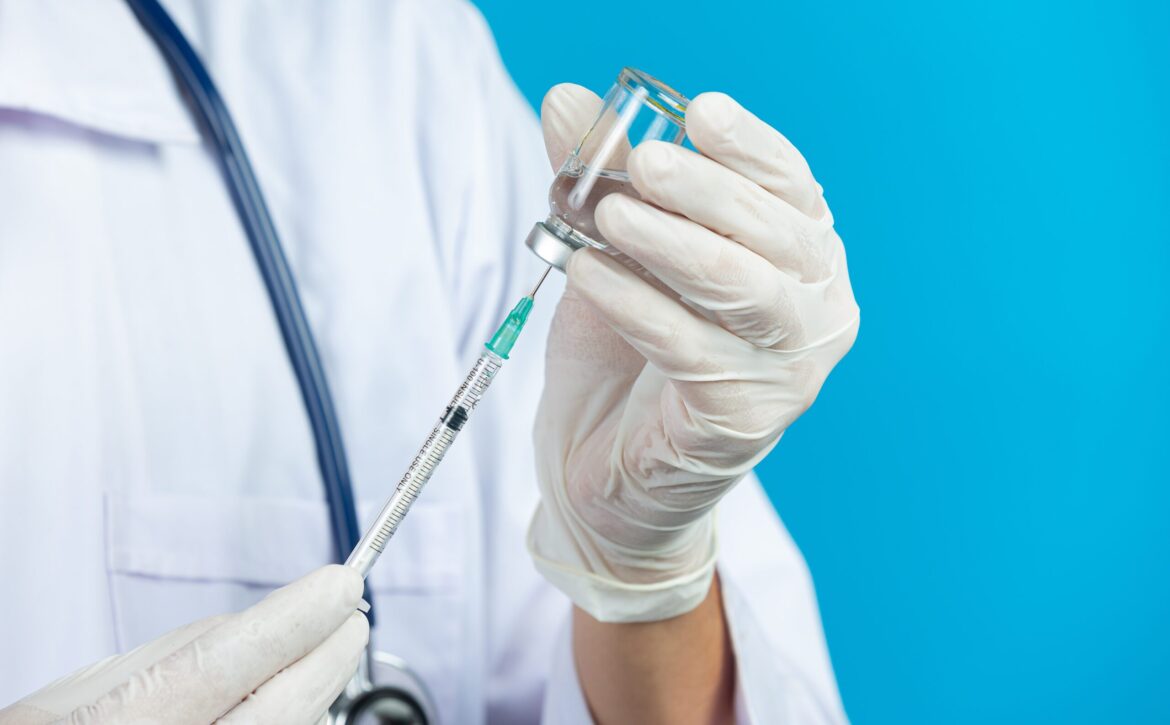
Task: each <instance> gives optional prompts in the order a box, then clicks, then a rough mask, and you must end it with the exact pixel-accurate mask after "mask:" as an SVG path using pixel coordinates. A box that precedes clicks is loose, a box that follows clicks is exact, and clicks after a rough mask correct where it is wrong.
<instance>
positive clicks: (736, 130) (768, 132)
mask: <svg viewBox="0 0 1170 725" xmlns="http://www.w3.org/2000/svg"><path fill="white" fill-rule="evenodd" d="M687 136H689V137H690V139H691V142H692V143H693V144H695V148H697V149H699V150H700V151H702V152H703V154H704V155H705V156H708V157H710V158H712V159H714V160H715V161H718V162H719V163H721V164H723V165H724V166H726V167H727V168H729V169H732V170H733V171H736V172H738V173H740V174H743V175H744V176H745V177H747V178H748V179H751V180H752V181H754V182H755V183H757V184H759V185H760V186H761V187H763V188H764V189H766V190H767V191H769V192H770V193H772V194H775V195H776V196H778V197H780V198H781V199H783V200H784V201H786V202H788V203H789V204H791V205H792V206H793V207H795V208H796V209H798V210H799V211H800V212H802V213H803V214H806V215H808V216H809V217H811V218H813V219H820V218H821V217H823V216H824V215H825V211H826V210H827V207H826V206H825V200H824V196H823V195H822V194H821V187H820V184H818V183H817V182H816V180H815V179H814V178H813V174H812V170H811V169H809V167H808V162H807V161H805V159H804V156H802V155H801V153H800V152H799V151H797V150H796V147H795V146H793V145H792V143H791V142H790V141H789V140H788V139H786V138H784V136H783V135H781V133H780V132H779V131H777V130H776V129H774V128H772V127H771V126H769V125H768V124H766V123H764V122H763V121H761V120H760V119H759V118H757V117H756V116H755V115H753V114H752V113H751V112H749V111H748V110H747V109H745V108H744V107H743V106H741V105H739V104H738V103H737V102H736V101H735V100H734V99H732V98H731V96H728V95H726V94H724V93H703V94H701V95H699V96H697V97H696V98H695V99H694V100H693V101H691V103H690V105H688V106H687Z"/></svg>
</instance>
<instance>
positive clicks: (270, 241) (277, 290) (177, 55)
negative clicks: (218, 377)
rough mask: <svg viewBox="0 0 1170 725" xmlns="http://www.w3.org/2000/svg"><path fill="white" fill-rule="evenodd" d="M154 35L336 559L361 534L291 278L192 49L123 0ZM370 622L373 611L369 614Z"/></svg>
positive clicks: (143, 2)
mask: <svg viewBox="0 0 1170 725" xmlns="http://www.w3.org/2000/svg"><path fill="white" fill-rule="evenodd" d="M126 1H127V3H128V4H129V6H130V8H131V10H133V12H134V14H135V16H136V17H137V18H138V21H139V22H140V23H141V24H142V26H143V28H144V29H145V30H146V31H147V33H148V34H149V35H150V37H151V38H152V39H153V40H154V42H155V45H156V46H157V47H158V48H159V51H160V52H161V53H162V55H163V57H164V59H165V60H166V62H167V65H168V66H169V67H170V69H171V72H172V73H173V74H174V75H175V77H176V80H177V81H178V82H179V86H180V88H181V89H182V90H183V92H184V93H185V95H186V96H187V97H188V98H189V100H190V104H189V105H190V106H191V111H192V112H193V113H194V115H195V118H196V120H197V121H198V123H199V126H200V128H201V129H202V130H203V131H204V134H205V138H206V139H207V141H208V142H209V143H210V144H211V145H212V146H213V147H214V148H215V151H216V158H217V159H218V161H219V165H220V169H221V172H222V173H223V176H224V180H225V182H226V184H227V187H228V190H229V192H230V194H231V198H232V203H233V205H234V206H235V208H236V213H237V215H238V216H239V218H240V222H241V224H242V225H243V227H244V232H245V234H246V235H247V237H248V244H249V246H250V247H251V249H252V255H253V257H254V258H255V260H256V266H257V267H258V268H259V271H260V276H261V277H262V278H263V280H264V286H265V288H266V289H267V291H268V296H269V299H270V300H271V302H272V310H273V312H274V313H275V315H276V320H277V324H278V325H279V327H280V334H281V337H282V339H283V341H284V346H285V350H286V352H287V354H288V358H289V362H290V363H291V364H292V367H293V371H294V373H295V374H296V379H297V385H298V387H299V388H300V392H301V399H302V400H303V402H304V405H305V411H306V412H307V413H308V416H309V423H310V427H311V429H312V432H313V443H314V447H315V449H316V454H317V467H318V468H319V469H320V471H321V479H322V481H323V483H324V487H325V493H326V499H327V501H328V505H329V520H330V528H331V532H332V538H333V548H334V553H335V558H336V561H337V562H338V563H340V562H343V561H345V557H346V556H347V555H348V554H349V552H350V551H351V550H353V548H354V547H355V546H356V545H357V543H358V541H359V539H360V538H361V531H360V530H359V529H358V521H357V508H356V502H355V499H354V493H353V483H352V481H351V480H350V475H349V465H348V462H347V459H346V455H345V445H344V443H343V442H342V437H341V425H340V423H339V421H338V418H337V412H336V408H335V406H334V404H333V397H332V395H331V394H330V391H329V384H328V381H327V380H326V378H325V371H324V367H323V365H322V363H321V357H320V354H319V353H318V350H317V345H316V342H315V341H314V338H313V333H312V330H311V329H310V327H309V323H308V319H307V317H306V315H305V311H304V307H303V305H302V304H301V299H300V294H299V293H298V291H297V285H296V281H295V280H294V278H293V274H292V270H291V269H290V268H289V265H288V260H287V258H286V257H285V254H284V249H283V247H282V246H281V243H280V237H279V236H278V234H277V232H276V226H275V225H274V224H273V221H272V216H271V214H269V211H268V205H267V204H266V203H265V201H264V195H263V194H262V193H261V191H260V184H259V182H258V181H257V179H256V174H255V172H254V170H253V168H252V164H251V162H250V161H249V159H248V154H247V152H246V151H245V150H244V145H243V142H242V141H241V140H240V135H239V132H238V131H237V130H236V125H235V123H234V121H233V120H232V117H231V114H230V113H229V112H228V109H227V105H226V104H225V103H224V101H223V97H222V96H221V95H220V94H219V90H218V89H217V88H216V86H215V83H214V81H212V79H211V75H210V74H209V73H208V72H207V68H206V67H205V66H204V65H203V62H202V61H201V60H200V58H199V55H198V54H197V53H196V52H195V49H194V48H192V47H191V45H190V43H188V42H187V39H186V37H185V36H184V35H183V33H182V31H181V30H179V28H178V26H177V25H175V22H174V21H173V20H172V19H171V17H170V16H169V15H168V14H167V12H166V10H165V9H163V7H162V6H161V5H159V3H158V2H157V0H126ZM368 616H369V619H370V624H371V625H372V624H373V623H374V613H373V610H372V609H371V610H370V611H369V612H368Z"/></svg>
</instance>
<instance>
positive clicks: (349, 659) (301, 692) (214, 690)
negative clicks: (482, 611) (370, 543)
mask: <svg viewBox="0 0 1170 725" xmlns="http://www.w3.org/2000/svg"><path fill="white" fill-rule="evenodd" d="M362 588H363V583H362V579H361V576H359V575H358V573H357V572H356V571H354V570H353V569H349V568H347V567H344V566H341V565H339V564H330V565H329V566H326V567H322V568H320V569H318V570H316V571H314V572H313V573H311V574H309V575H307V576H304V577H302V578H300V579H298V580H297V581H295V582H293V583H292V584H289V585H288V586H285V587H282V588H280V589H277V590H276V591H274V592H272V593H271V594H269V595H268V596H267V597H265V598H264V599H263V600H262V601H261V602H260V603H258V604H256V605H255V606H253V607H251V608H249V609H247V610H245V611H243V612H240V613H239V614H233V615H221V616H218V617H210V618H208V619H201V620H199V621H197V622H193V623H191V624H188V625H185V626H183V627H180V628H178V629H176V630H173V631H171V632H168V633H167V634H165V635H163V636H162V637H159V638H158V639H155V640H152V641H150V642H148V643H146V644H144V645H142V646H141V647H138V648H136V649H134V650H132V651H130V652H127V653H126V654H124V655H116V656H113V657H109V658H107V659H105V660H102V661H101V662H98V663H96V664H93V665H91V666H89V667H85V668H83V669H81V670H79V671H77V672H74V673H73V674H71V675H68V676H67V677H62V678H61V679H60V680H57V681H56V682H54V683H52V684H50V685H48V686H46V687H44V688H43V689H41V690H38V691H37V692H35V693H33V694H32V695H29V696H28V697H26V698H24V699H23V700H21V701H20V702H18V703H16V704H15V705H13V706H12V707H10V708H5V709H4V710H0V721H2V722H11V723H12V725H45V724H47V723H49V722H57V721H58V719H59V718H67V719H68V722H69V723H74V724H76V725H81V724H82V723H104V722H167V723H172V724H173V725H184V724H185V725H201V723H207V722H211V721H213V720H214V721H217V722H221V723H225V725H226V724H228V723H240V724H241V725H244V724H246V723H258V722H271V723H277V722H279V723H287V724H288V725H295V724H296V723H302V724H303V725H309V724H310V723H314V722H317V721H318V720H319V719H320V718H321V716H323V715H324V714H325V711H326V710H327V709H328V708H329V705H330V703H332V702H333V701H334V700H335V699H337V696H338V695H339V694H340V693H341V690H342V689H343V688H344V687H345V684H346V682H347V681H348V680H349V678H350V676H351V675H352V674H353V673H354V671H355V670H356V669H357V665H358V659H359V658H360V657H361V656H362V652H363V649H364V647H365V645H366V642H367V641H368V639H369V633H370V630H369V623H368V622H367V621H366V618H365V616H364V615H363V614H362V613H361V612H359V611H357V609H358V607H359V606H361V603H362V600H361V593H362Z"/></svg>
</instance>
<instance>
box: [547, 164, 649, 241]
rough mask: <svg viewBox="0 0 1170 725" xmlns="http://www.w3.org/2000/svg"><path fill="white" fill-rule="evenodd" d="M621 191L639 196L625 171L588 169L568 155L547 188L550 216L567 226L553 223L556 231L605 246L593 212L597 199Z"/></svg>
mask: <svg viewBox="0 0 1170 725" xmlns="http://www.w3.org/2000/svg"><path fill="white" fill-rule="evenodd" d="M615 193H621V194H625V195H626V196H632V197H633V198H635V199H641V198H642V197H641V196H639V195H638V192H637V191H635V190H634V185H633V184H631V183H630V175H629V174H628V173H627V172H625V171H616V170H611V169H600V170H598V169H590V168H589V167H587V166H585V165H584V164H582V163H581V162H580V161H579V160H578V159H576V158H575V157H573V158H570V159H569V160H568V161H566V162H565V165H564V166H563V167H562V168H561V171H560V173H558V174H557V178H556V179H554V180H553V184H552V187H551V188H550V189H549V192H548V202H549V209H550V211H551V212H552V215H551V219H555V220H557V221H560V222H561V223H563V224H564V225H565V227H567V228H562V227H561V226H560V225H555V226H556V227H557V228H556V230H555V231H557V232H559V233H562V234H567V235H568V236H570V237H572V238H573V239H574V240H576V241H578V242H580V243H582V244H586V245H588V246H591V247H595V248H597V249H605V248H606V247H607V246H609V243H608V242H607V241H606V239H605V235H603V234H602V233H601V230H600V229H598V228H597V222H595V221H594V219H593V213H594V211H596V209H597V203H598V202H599V201H601V200H602V199H603V198H605V197H606V196H608V195H610V194H615Z"/></svg>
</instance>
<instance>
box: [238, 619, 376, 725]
mask: <svg viewBox="0 0 1170 725" xmlns="http://www.w3.org/2000/svg"><path fill="white" fill-rule="evenodd" d="M369 640H370V623H369V622H368V621H367V620H366V617H365V615H363V614H362V613H361V612H354V613H353V614H351V615H350V616H349V619H347V620H346V621H345V623H344V624H342V625H341V626H340V627H338V628H337V631H336V632H334V633H333V634H331V635H329V638H328V639H326V640H325V641H324V642H322V643H321V646H319V647H317V648H316V649H314V650H313V651H311V652H309V653H308V654H307V655H305V656H304V657H302V658H301V659H299V660H297V661H296V662H295V663H293V664H292V665H291V666H290V667H288V668H287V669H285V670H283V671H281V672H280V673H278V674H277V675H276V676H274V677H273V678H272V679H270V680H268V681H267V682H265V683H264V684H263V685H261V686H260V687H259V689H257V690H256V691H255V692H253V693H252V694H251V695H248V697H247V699H245V700H244V701H243V702H241V703H240V704H239V705H236V706H235V707H234V708H232V709H231V711H229V712H228V713H227V714H226V715H224V716H223V718H221V719H220V722H221V723H261V722H271V723H289V724H290V725H295V724H296V723H304V725H311V723H315V722H317V720H318V719H319V718H320V717H321V715H322V714H323V713H324V712H325V711H326V710H327V709H329V705H330V704H332V702H333V701H334V700H336V699H337V696H338V695H339V694H340V693H341V691H342V690H343V689H344V688H345V683H346V682H348V681H349V678H350V677H351V676H353V673H354V671H355V670H356V669H357V666H358V660H359V659H360V658H361V656H362V653H363V651H364V649H365V646H366V644H367V643H368V642H369Z"/></svg>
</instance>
